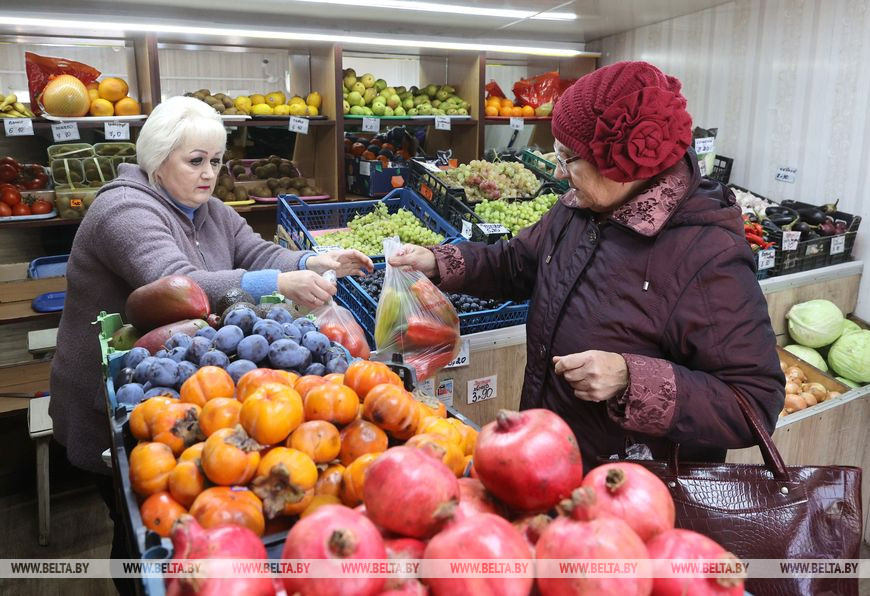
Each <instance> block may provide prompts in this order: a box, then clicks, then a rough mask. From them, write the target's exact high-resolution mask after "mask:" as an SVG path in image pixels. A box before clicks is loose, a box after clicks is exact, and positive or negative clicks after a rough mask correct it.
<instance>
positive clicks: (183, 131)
mask: <svg viewBox="0 0 870 596" xmlns="http://www.w3.org/2000/svg"><path fill="white" fill-rule="evenodd" d="M190 138H196V139H201V140H203V141H207V142H218V143H220V144H221V146H225V145H226V143H227V131H226V129H225V128H224V123H223V120H221V117H220V114H218V113H217V112H216V111H215V110H214V108H212V107H211V106H210V105H208V104H207V103H205V102H203V101H200V100H198V99H196V98H195V97H181V96H176V97H170V98H169V99H167V100H166V101H164V102H162V103H161V104H159V105H158V106H157V107H156V108H154V110H153V111H152V112H151V114H150V115H149V116H148V120H146V121H145V125H144V126H143V127H142V130H141V131H140V132H139V139H138V140H137V141H136V161H138V162H139V167H141V168H142V169H143V170H145V173H146V174H148V180H149V182H151V184H152V185H153V186H158V184H157V181H156V180H155V178H154V173H155V172H156V171H157V170H158V168H160V166H161V165H162V164H163V162H164V161H166V158H167V157H169V154H170V153H172V151H173V150H175V149H177V148H178V147H179V146H181V145H182V144H183V143H184V142H185V141H187V140H188V139H190Z"/></svg>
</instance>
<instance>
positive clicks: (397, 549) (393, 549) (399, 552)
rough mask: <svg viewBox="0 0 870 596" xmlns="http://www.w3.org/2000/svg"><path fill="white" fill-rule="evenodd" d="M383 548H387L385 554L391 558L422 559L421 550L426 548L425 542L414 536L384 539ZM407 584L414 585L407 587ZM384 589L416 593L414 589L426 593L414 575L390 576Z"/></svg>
mask: <svg viewBox="0 0 870 596" xmlns="http://www.w3.org/2000/svg"><path fill="white" fill-rule="evenodd" d="M384 548H386V549H387V556H388V557H389V558H390V559H391V560H397V561H398V560H401V559H422V558H423V551H425V550H426V543H425V542H422V541H420V540H417V539H416V538H392V539H390V540H384ZM403 571H405V570H403ZM417 571H419V569H417ZM408 584H414V585H413V586H412V587H408ZM384 590H399V591H401V593H408V594H416V593H417V592H416V591H415V590H423V593H424V594H425V593H426V588H425V586H423V584H421V583H420V581H419V580H418V579H417V578H415V577H409V578H390V579H388V580H387V583H386V585H385V586H384ZM408 590H410V591H408Z"/></svg>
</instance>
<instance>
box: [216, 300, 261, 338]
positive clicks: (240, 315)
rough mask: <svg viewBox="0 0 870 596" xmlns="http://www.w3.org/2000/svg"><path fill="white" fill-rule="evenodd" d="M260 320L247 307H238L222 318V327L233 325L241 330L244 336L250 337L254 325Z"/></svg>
mask: <svg viewBox="0 0 870 596" xmlns="http://www.w3.org/2000/svg"><path fill="white" fill-rule="evenodd" d="M259 320H260V317H258V316H257V313H255V312H254V311H253V310H252V309H250V308H248V307H247V306H240V307H238V308H234V309H232V310H231V311H229V312H228V313H226V314H225V315H224V316H223V320H222V321H221V323H223V325H224V326H226V325H235V326H236V327H239V328H241V330H242V331H244V332H245V335H250V334H251V331H252V330H253V329H254V324H255V323H256V322H257V321H259Z"/></svg>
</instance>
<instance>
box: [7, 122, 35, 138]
mask: <svg viewBox="0 0 870 596" xmlns="http://www.w3.org/2000/svg"><path fill="white" fill-rule="evenodd" d="M3 125H4V126H5V127H6V136H7V137H29V136H32V135H33V120H31V119H30V118H4V119H3Z"/></svg>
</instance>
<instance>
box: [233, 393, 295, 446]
mask: <svg viewBox="0 0 870 596" xmlns="http://www.w3.org/2000/svg"><path fill="white" fill-rule="evenodd" d="M304 419H305V418H304V408H303V405H302V398H301V397H300V396H299V394H298V393H297V392H296V390H295V389H293V388H291V387H288V386H287V385H283V384H281V383H264V384H263V385H261V386H260V387H258V388H257V389H255V390H254V391H253V392H252V393H251V394H249V395H248V398H247V399H246V400H245V403H243V404H242V410H241V412H239V423H240V424H241V425H242V428H244V429H245V432H247V433H248V434H249V435H250V436H251V437H252V438H253V439H254V440H255V441H257V442H258V443H260V444H262V445H275V444H277V443H281V442H283V441H284V440H285V439H286V438H287V437H288V436H289V435H290V433H291V432H293V431H294V430H296V428H297V427H298V426H299V425H300V424H302V421H303V420H304Z"/></svg>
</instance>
